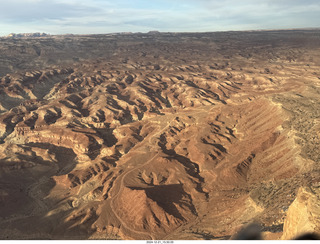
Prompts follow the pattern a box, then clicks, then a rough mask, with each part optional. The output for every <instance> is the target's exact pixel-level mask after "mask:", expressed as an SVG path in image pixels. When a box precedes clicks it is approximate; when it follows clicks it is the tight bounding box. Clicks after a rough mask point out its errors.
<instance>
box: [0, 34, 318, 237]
mask: <svg viewBox="0 0 320 244" xmlns="http://www.w3.org/2000/svg"><path fill="white" fill-rule="evenodd" d="M319 136H320V31H319V30H291V31H289V30H288V31H258V32H218V33H156V32H151V33H136V34H134V33H133V34H109V35H88V36H86V35H83V36H76V35H66V36H46V37H38V38H0V239H58V240H59V239H125V240H132V239H142V240H145V239H146V240H148V239H168V240H170V239H173V240H209V239H210V240H226V239H232V238H234V237H235V235H236V234H237V233H238V232H239V231H240V230H241V229H242V228H244V227H245V226H247V225H249V224H251V223H257V224H259V225H260V226H261V230H262V234H263V238H264V239H293V238H295V237H296V236H297V235H299V234H302V233H305V232H316V233H320V204H319V200H320V199H319V198H320V165H319V161H320V147H319V146H320V145H319V144H320V139H319Z"/></svg>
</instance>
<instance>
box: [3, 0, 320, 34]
mask: <svg viewBox="0 0 320 244" xmlns="http://www.w3.org/2000/svg"><path fill="white" fill-rule="evenodd" d="M0 11H1V14H0V35H8V34H9V33H12V32H14V33H25V32H46V33H50V34H65V33H74V34H95V33H112V32H147V31H150V30H158V31H170V32H203V31H226V30H257V29H290V28H314V27H315V28H317V27H320V1H319V0H260V1H257V0H244V1H241V0H152V1H150V0H117V1H109V0H90V1H87V0H63V1H62V0H50V1H47V0H10V1H7V0H0Z"/></svg>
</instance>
